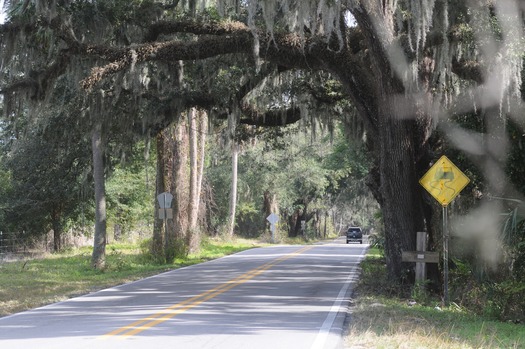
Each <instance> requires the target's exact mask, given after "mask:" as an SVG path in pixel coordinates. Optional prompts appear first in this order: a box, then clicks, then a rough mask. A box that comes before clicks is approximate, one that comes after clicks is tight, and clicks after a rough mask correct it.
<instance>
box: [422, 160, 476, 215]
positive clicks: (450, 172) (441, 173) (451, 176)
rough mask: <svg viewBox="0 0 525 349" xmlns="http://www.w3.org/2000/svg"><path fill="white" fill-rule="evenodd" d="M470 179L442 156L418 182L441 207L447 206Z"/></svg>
mask: <svg viewBox="0 0 525 349" xmlns="http://www.w3.org/2000/svg"><path fill="white" fill-rule="evenodd" d="M469 182H470V179H469V178H468V177H467V176H466V175H465V174H464V173H463V172H461V170H460V169H459V168H457V167H456V165H454V164H453V163H452V161H450V160H449V159H448V158H447V157H446V156H445V155H443V156H442V157H441V158H440V159H439V160H438V161H437V162H436V163H435V164H434V165H433V166H432V167H431V168H430V169H429V170H428V171H427V173H425V175H424V176H423V177H421V179H420V180H419V183H420V184H421V185H422V186H423V187H424V188H425V189H426V190H427V191H428V192H429V193H430V194H431V195H432V196H433V197H434V198H435V199H436V200H437V201H439V203H440V204H441V205H442V206H448V204H449V203H450V202H452V200H454V198H455V197H456V196H457V195H458V194H459V193H460V192H461V191H462V190H463V189H464V188H465V187H466V185H467V184H468V183H469Z"/></svg>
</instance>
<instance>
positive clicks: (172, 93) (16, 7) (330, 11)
mask: <svg viewBox="0 0 525 349" xmlns="http://www.w3.org/2000/svg"><path fill="white" fill-rule="evenodd" d="M8 8H9V20H8V21H7V22H6V23H5V24H3V25H2V26H1V27H0V46H1V48H2V53H1V62H0V67H1V70H2V73H3V74H2V86H1V88H0V92H1V94H3V95H4V98H5V105H6V108H5V109H6V110H5V113H6V115H7V116H10V115H11V116H13V115H15V114H16V109H17V106H19V105H20V104H19V103H18V102H17V101H19V100H21V99H23V100H25V101H29V102H31V103H32V104H33V105H43V103H45V101H46V98H47V97H48V96H49V94H50V93H51V91H52V90H53V89H54V87H55V86H56V84H57V81H58V79H59V78H60V77H62V76H64V77H67V78H68V79H70V81H72V82H74V83H75V84H76V86H77V87H76V88H78V89H79V91H80V92H79V93H80V94H81V95H82V96H84V104H83V110H85V111H89V114H90V115H91V117H92V118H100V117H101V116H102V118H101V119H102V120H104V121H106V122H107V121H108V120H114V121H118V122H117V123H116V125H119V126H122V128H121V129H122V130H133V129H136V128H139V129H141V130H157V131H158V130H159V129H162V128H163V127H164V126H165V125H167V124H168V123H169V122H170V121H172V120H174V118H177V117H178V115H179V113H178V112H175V111H177V110H178V111H180V110H184V109H185V108H188V107H190V106H197V107H201V108H205V109H208V110H210V111H212V112H213V114H214V115H216V116H218V117H221V116H222V117H224V115H236V120H238V122H244V123H248V124H257V125H268V126H272V125H273V126H274V125H279V124H287V123H292V122H296V121H298V120H299V119H303V120H305V119H308V118H310V117H312V115H313V114H314V113H315V117H317V118H319V119H324V120H330V117H333V116H334V115H337V110H341V109H338V108H337V107H335V108H323V107H321V106H323V105H326V103H322V102H333V99H332V98H341V95H342V96H343V97H344V98H346V99H347V100H348V101H350V103H351V106H352V108H354V109H355V111H356V112H357V115H359V117H360V119H361V121H362V123H363V125H364V130H365V137H364V138H363V139H364V143H365V144H366V146H367V148H368V150H369V152H370V154H371V158H372V160H373V164H372V165H371V167H370V173H369V177H368V181H367V183H368V186H369V187H370V189H371V190H372V192H373V193H374V196H375V198H376V200H377V201H378V202H379V204H380V205H381V208H382V212H383V219H384V224H385V227H386V230H385V233H386V236H385V237H386V239H385V247H386V254H387V264H388V270H389V274H390V276H391V277H392V278H399V277H400V276H401V274H402V263H401V251H403V250H413V249H414V248H415V236H416V232H417V231H423V230H426V231H428V232H429V233H430V234H431V237H432V238H431V241H433V242H436V241H437V240H438V238H439V236H438V235H439V234H438V231H437V229H436V227H435V225H434V224H432V222H433V212H434V211H436V210H435V207H433V206H432V203H431V202H430V201H429V197H428V195H426V194H425V193H424V192H423V191H422V189H421V188H420V187H419V185H418V179H419V178H420V176H421V175H422V173H424V171H425V170H426V169H427V168H428V166H429V164H430V163H431V162H432V161H434V160H435V159H436V158H437V157H438V156H437V155H438V154H437V153H438V152H440V151H442V150H443V148H442V144H443V140H444V139H446V140H447V142H448V144H450V145H451V146H452V147H455V148H457V149H459V150H460V151H461V152H462V154H464V155H466V156H468V157H469V159H470V160H471V161H472V162H473V163H474V164H475V165H476V166H478V168H479V169H480V171H481V172H482V174H483V177H484V179H485V182H486V186H485V189H484V190H485V192H486V193H490V194H494V195H498V196H500V195H503V196H504V195H510V196H513V197H517V196H521V194H520V193H519V191H518V190H516V188H515V187H514V186H513V185H512V183H511V182H510V181H509V180H508V178H507V176H506V174H505V171H504V170H505V166H506V163H507V153H508V151H507V150H508V145H509V138H508V124H509V122H512V123H513V125H515V127H518V128H520V129H522V126H523V120H522V118H521V116H522V115H523V112H522V107H521V103H520V100H521V90H520V87H521V80H522V79H521V72H522V67H523V64H522V63H523V61H522V53H523V52H522V51H523V27H524V26H523V19H522V16H523V11H524V10H525V9H524V7H523V5H522V4H521V2H519V1H515V0H502V1H497V2H496V1H490V0H487V1H467V0H465V1H454V2H451V1H448V0H423V1H421V0H397V1H394V0H388V1H383V0H382V1H379V0H346V1H344V0H340V1H290V0H263V1H255V0H249V1H233V0H218V1H216V2H212V1H205V0H203V1H195V0H189V1H153V0H147V1H140V0H136V1H124V0H113V1H82V0H70V1H40V0H25V1H15V0H12V1H8ZM181 61H184V64H183V66H184V68H186V69H187V71H188V72H191V74H187V75H184V76H182V75H180V73H177V72H180V71H181V70H180V68H181V66H182V65H181V63H180V62H181ZM197 61H199V62H202V64H196V62H197ZM234 67H242V69H241V70H240V74H239V75H237V79H238V80H237V81H235V78H234V77H235V76H236V75H235V74H233V75H232V78H233V80H228V85H230V86H234V87H233V88H230V89H228V88H225V85H224V84H221V79H220V77H221V74H219V72H220V71H223V72H224V71H228V72H234V71H235V68H234ZM201 73H202V74H201ZM319 74H321V75H322V78H324V79H325V80H324V81H326V78H327V77H332V78H333V79H336V80H337V81H338V82H339V83H340V85H341V92H342V94H336V95H334V94H330V93H326V94H322V95H320V94H318V93H317V92H319V91H318V90H317V89H316V88H312V86H315V85H316V84H315V82H317V81H319V80H317V79H316V78H317V77H318V76H319ZM185 79H186V80H185ZM290 79H293V80H295V81H303V82H304V83H303V84H299V85H298V86H300V87H301V88H300V89H293V94H289V93H286V92H283V90H282V89H277V88H275V87H274V89H275V93H274V94H273V96H272V95H270V94H267V93H264V94H262V93H258V92H257V91H260V90H259V89H261V88H263V87H264V85H265V84H268V83H269V82H270V81H274V82H276V83H275V84H273V86H281V85H284V84H282V83H283V82H284V81H290ZM181 80H182V81H181ZM226 86H227V85H226ZM270 86H271V85H270ZM215 88H219V89H218V91H220V93H211V92H212V91H213V90H214V89H215ZM324 92H330V90H329V89H325V90H324ZM268 96H272V97H271V98H268ZM272 101H273V102H272ZM332 106H334V104H333V103H332ZM139 111H147V112H143V113H141V112H139ZM469 113H470V114H471V115H476V116H479V117H480V118H481V119H482V120H483V129H482V130H481V131H472V130H468V129H465V128H464V127H462V126H461V124H460V123H458V122H457V121H456V120H457V117H458V116H461V115H466V114H469ZM117 116H118V117H117ZM437 131H439V132H437ZM150 132H151V131H150ZM467 195H468V194H467ZM400 203H402V204H400ZM434 217H435V215H434Z"/></svg>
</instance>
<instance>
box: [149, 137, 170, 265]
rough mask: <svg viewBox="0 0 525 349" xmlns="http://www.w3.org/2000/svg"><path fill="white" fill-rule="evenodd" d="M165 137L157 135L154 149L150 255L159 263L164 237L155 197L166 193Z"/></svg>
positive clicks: (167, 174) (163, 256)
mask: <svg viewBox="0 0 525 349" xmlns="http://www.w3.org/2000/svg"><path fill="white" fill-rule="evenodd" d="M166 143H167V142H166V135H165V131H161V132H159V133H158V135H157V137H156V145H157V146H156V148H157V171H156V179H155V203H154V205H155V213H154V216H155V217H154V226H153V241H152V244H151V251H150V252H151V254H152V256H153V259H154V260H155V261H157V262H159V263H164V262H166V260H165V255H164V236H165V231H164V230H165V227H164V222H163V221H162V220H161V219H159V213H158V211H159V208H160V206H159V203H158V201H157V196H158V195H159V194H161V193H164V192H166V191H167V189H166V187H167V183H168V182H169V176H170V171H169V170H170V166H169V165H168V163H169V161H168V158H167V156H166V147H167V146H166Z"/></svg>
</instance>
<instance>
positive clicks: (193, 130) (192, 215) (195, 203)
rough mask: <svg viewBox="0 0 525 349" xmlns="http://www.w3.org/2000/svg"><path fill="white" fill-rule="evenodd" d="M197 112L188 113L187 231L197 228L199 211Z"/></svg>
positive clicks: (192, 110)
mask: <svg viewBox="0 0 525 349" xmlns="http://www.w3.org/2000/svg"><path fill="white" fill-rule="evenodd" d="M196 119H197V111H196V109H195V108H191V109H190V111H189V112H188V128H189V131H188V134H189V148H190V197H189V203H188V220H189V229H190V230H193V229H195V228H196V227H197V215H198V209H199V197H198V196H197V189H198V188H197V182H198V158H197V152H198V150H197V143H198V135H197V122H196Z"/></svg>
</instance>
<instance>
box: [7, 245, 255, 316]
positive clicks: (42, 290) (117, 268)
mask: <svg viewBox="0 0 525 349" xmlns="http://www.w3.org/2000/svg"><path fill="white" fill-rule="evenodd" d="M255 246H256V244H255V243H254V242H251V241H248V240H236V241H229V242H224V241H219V240H207V241H205V242H204V243H203V244H202V249H201V252H200V253H198V254H195V255H189V256H188V257H187V258H184V259H177V260H176V261H175V262H174V263H173V264H169V265H168V264H165V265H159V264H154V263H150V262H148V261H147V259H146V258H144V255H143V254H142V253H141V251H140V247H139V246H136V245H125V244H111V245H108V246H107V248H106V265H107V267H106V269H105V270H104V271H99V270H94V269H92V268H91V267H90V261H91V248H82V249H75V250H69V251H66V252H63V253H58V254H51V255H47V256H45V258H39V259H30V260H29V259H28V260H21V261H16V262H5V263H2V264H0V316H6V315H9V314H13V313H16V312H20V311H23V310H27V309H32V308H35V307H38V306H42V305H45V304H50V303H54V302H58V301H62V300H65V299H68V298H71V297H73V296H77V295H81V294H86V293H89V292H93V291H96V290H100V289H103V288H107V287H111V286H115V285H119V284H123V283H126V282H130V281H134V280H138V279H141V278H144V277H147V276H151V275H154V274H158V273H160V272H164V271H167V270H171V269H176V268H179V267H182V266H187V265H192V264H197V263H201V262H203V261H206V260H210V259H214V258H219V257H222V256H225V255H228V254H231V253H235V252H239V251H242V250H246V249H249V248H252V247H255Z"/></svg>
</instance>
